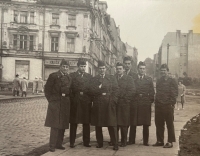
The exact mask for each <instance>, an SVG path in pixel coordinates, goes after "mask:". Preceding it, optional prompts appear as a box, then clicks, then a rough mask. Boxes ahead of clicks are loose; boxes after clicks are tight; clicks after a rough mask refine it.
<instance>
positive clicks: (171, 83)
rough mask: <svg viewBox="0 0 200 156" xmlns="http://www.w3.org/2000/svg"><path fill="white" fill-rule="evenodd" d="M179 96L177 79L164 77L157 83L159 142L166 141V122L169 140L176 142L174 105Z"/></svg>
mask: <svg viewBox="0 0 200 156" xmlns="http://www.w3.org/2000/svg"><path fill="white" fill-rule="evenodd" d="M177 96H178V85H177V83H176V80H175V79H173V78H170V77H168V76H167V77H166V78H164V77H162V78H160V79H158V81H157V83H156V98H155V124H156V136H157V142H160V143H164V129H165V122H166V125H167V130H168V142H170V143H172V142H175V141H176V139H175V132H174V105H175V104H176V98H177Z"/></svg>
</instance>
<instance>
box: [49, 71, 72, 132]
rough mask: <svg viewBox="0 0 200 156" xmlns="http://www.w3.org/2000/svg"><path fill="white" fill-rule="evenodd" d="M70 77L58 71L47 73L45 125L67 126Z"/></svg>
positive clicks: (62, 127)
mask: <svg viewBox="0 0 200 156" xmlns="http://www.w3.org/2000/svg"><path fill="white" fill-rule="evenodd" d="M71 82H72V80H71V77H70V76H69V75H68V74H67V75H63V74H62V73H61V72H60V71H58V72H55V73H52V74H50V75H49V78H48V79H47V82H46V85H45V96H46V98H47V100H48V103H49V104H48V109H47V116H46V121H45V126H47V127H53V128H58V129H68V128H69V117H70V98H69V94H70V87H71Z"/></svg>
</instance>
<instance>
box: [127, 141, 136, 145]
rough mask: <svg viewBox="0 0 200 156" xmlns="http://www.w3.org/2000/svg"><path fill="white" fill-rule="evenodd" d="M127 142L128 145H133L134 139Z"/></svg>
mask: <svg viewBox="0 0 200 156" xmlns="http://www.w3.org/2000/svg"><path fill="white" fill-rule="evenodd" d="M127 144H128V145H133V144H135V141H134V142H130V141H129V142H128V143H127Z"/></svg>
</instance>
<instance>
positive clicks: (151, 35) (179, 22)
mask: <svg viewBox="0 0 200 156" xmlns="http://www.w3.org/2000/svg"><path fill="white" fill-rule="evenodd" d="M106 1H107V4H108V13H109V14H110V15H111V16H112V17H113V18H114V19H115V22H116V25H117V26H118V25H120V30H121V39H122V41H123V42H127V43H128V44H129V45H131V46H135V47H136V48H137V49H138V53H139V55H138V61H144V60H145V58H147V57H150V58H153V54H155V53H157V52H158V49H159V46H160V45H161V42H162V39H163V38H164V36H165V35H166V34H167V32H176V30H181V32H188V30H192V29H193V30H194V32H199V33H200V0H106Z"/></svg>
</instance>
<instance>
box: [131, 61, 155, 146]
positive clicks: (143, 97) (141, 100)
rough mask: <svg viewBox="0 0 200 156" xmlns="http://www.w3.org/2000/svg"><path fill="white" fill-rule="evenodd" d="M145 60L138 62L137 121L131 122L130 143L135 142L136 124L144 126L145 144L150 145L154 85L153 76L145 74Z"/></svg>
mask: <svg viewBox="0 0 200 156" xmlns="http://www.w3.org/2000/svg"><path fill="white" fill-rule="evenodd" d="M145 72H146V65H145V63H144V62H139V64H138V75H137V78H136V79H135V86H136V94H135V101H134V103H135V104H136V109H137V111H136V112H137V116H136V123H135V122H132V123H131V128H130V140H129V141H130V143H132V144H134V143H135V137H136V126H143V144H144V145H145V146H149V144H148V141H149V126H150V125H151V104H152V103H153V102H154V94H155V91H154V86H153V81H152V78H151V77H149V76H147V75H146V74H145Z"/></svg>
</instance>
